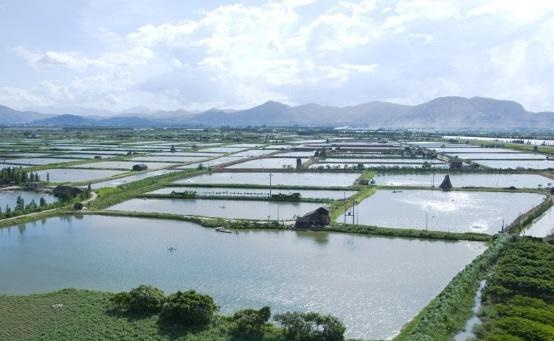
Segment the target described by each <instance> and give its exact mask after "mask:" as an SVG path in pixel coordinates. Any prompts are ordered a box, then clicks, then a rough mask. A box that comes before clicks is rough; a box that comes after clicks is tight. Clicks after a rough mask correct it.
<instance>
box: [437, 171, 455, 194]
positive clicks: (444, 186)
mask: <svg viewBox="0 0 554 341" xmlns="http://www.w3.org/2000/svg"><path fill="white" fill-rule="evenodd" d="M452 187H453V186H452V182H451V181H450V175H448V174H446V175H445V176H444V180H442V183H441V184H440V186H439V188H440V189H442V190H445V191H448V190H450V189H452Z"/></svg>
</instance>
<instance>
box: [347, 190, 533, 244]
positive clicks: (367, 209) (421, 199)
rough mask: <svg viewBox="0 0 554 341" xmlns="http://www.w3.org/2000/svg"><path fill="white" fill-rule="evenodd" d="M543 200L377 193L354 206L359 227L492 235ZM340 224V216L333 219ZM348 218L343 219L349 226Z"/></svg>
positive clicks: (500, 194)
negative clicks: (369, 226) (361, 225)
mask: <svg viewBox="0 0 554 341" xmlns="http://www.w3.org/2000/svg"><path fill="white" fill-rule="evenodd" d="M543 199H544V196H543V195H539V194H534V193H504V192H461V191H454V192H443V191H439V190H434V191H432V190H402V191H392V190H378V191H377V193H375V194H374V195H372V196H370V197H369V198H367V199H365V200H364V201H362V202H361V203H360V204H359V205H357V206H356V211H355V220H356V222H358V223H359V224H363V225H373V226H381V227H393V228H395V227H396V228H414V229H420V230H423V229H425V227H426V222H427V228H428V229H429V230H437V231H450V232H481V233H488V234H495V233H497V232H499V231H500V230H501V229H502V223H503V222H504V225H505V226H507V225H509V224H510V223H511V222H512V221H513V220H514V219H515V218H516V217H517V216H518V215H519V214H520V213H524V212H527V211H528V210H530V209H531V208H533V207H535V206H537V205H538V204H540V203H541V202H542V200H543ZM337 221H338V222H344V221H345V219H344V216H340V217H339V218H337ZM351 222H352V217H351V216H347V217H346V223H351Z"/></svg>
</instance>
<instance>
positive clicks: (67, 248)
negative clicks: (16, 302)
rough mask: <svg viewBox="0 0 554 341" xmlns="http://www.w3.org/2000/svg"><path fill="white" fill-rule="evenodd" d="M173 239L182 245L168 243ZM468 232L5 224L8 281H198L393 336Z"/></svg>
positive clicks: (460, 262) (460, 255)
mask: <svg viewBox="0 0 554 341" xmlns="http://www.w3.org/2000/svg"><path fill="white" fill-rule="evenodd" d="M170 246H173V247H175V248H176V251H174V252H168V251H167V248H168V247H170ZM484 248H485V247H484V245H483V244H480V243H469V242H450V243H447V242H440V241H433V242H431V241H419V240H408V239H387V238H377V237H375V238H371V237H366V236H356V235H349V234H327V233H313V232H304V233H301V232H285V231H280V232H277V231H244V232H243V231H241V232H240V233H239V234H225V233H216V232H215V231H214V230H211V229H206V228H202V227H199V226H197V225H194V224H191V223H186V222H175V221H168V220H153V219H138V218H124V217H103V216H85V217H83V218H67V217H66V218H63V219H62V218H49V219H47V220H44V221H42V222H34V223H27V224H25V225H20V226H14V227H12V228H4V229H0V259H2V262H0V273H1V274H2V276H1V277H0V293H4V294H29V293H37V292H47V291H51V290H57V289H62V288H69V287H74V288H83V289H94V290H109V291H121V290H129V289H131V288H133V287H136V286H138V285H139V284H151V285H154V286H157V287H160V288H162V289H164V290H166V291H167V292H174V291H177V290H188V289H195V290H198V291H200V292H202V293H206V294H209V295H211V296H213V297H214V298H215V300H216V302H217V304H218V305H220V306H221V310H222V312H223V313H230V312H233V311H235V310H238V309H242V308H259V307H262V306H266V305H267V306H270V307H271V309H272V312H273V313H278V312H285V311H304V312H306V311H318V312H321V313H325V314H327V313H330V314H333V315H336V316H338V317H339V318H340V319H341V320H343V321H344V322H345V324H346V326H347V328H348V329H347V335H348V336H349V337H356V338H365V339H389V338H392V337H393V336H394V335H395V334H396V333H397V332H398V331H399V330H400V328H401V327H402V326H403V325H404V324H405V323H406V322H408V320H409V319H410V318H412V317H413V316H414V315H416V314H417V313H418V312H419V311H420V310H421V309H422V308H423V307H424V306H425V305H426V304H428V303H429V301H430V300H431V299H433V297H435V296H436V295H437V294H438V293H439V292H440V291H441V290H442V289H443V288H444V287H445V286H446V285H447V284H448V282H449V281H450V280H451V279H452V277H454V276H455V275H456V273H458V272H459V271H460V270H462V269H463V267H464V266H465V265H466V264H468V263H469V262H471V261H472V260H473V259H474V258H475V257H476V256H477V255H479V254H480V253H482V252H483V251H484Z"/></svg>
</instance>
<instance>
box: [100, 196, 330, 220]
mask: <svg viewBox="0 0 554 341" xmlns="http://www.w3.org/2000/svg"><path fill="white" fill-rule="evenodd" d="M321 206H325V205H324V204H321V203H308V202H295V203H292V202H283V201H257V200H216V199H131V200H127V201H124V202H122V203H120V204H117V205H114V206H112V207H110V208H108V209H109V210H116V211H125V212H159V213H171V214H181V215H195V216H203V217H216V218H226V219H255V220H266V219H271V220H275V219H279V220H292V219H295V218H296V216H300V215H304V214H305V213H308V212H310V211H313V210H315V209H317V208H319V207H321Z"/></svg>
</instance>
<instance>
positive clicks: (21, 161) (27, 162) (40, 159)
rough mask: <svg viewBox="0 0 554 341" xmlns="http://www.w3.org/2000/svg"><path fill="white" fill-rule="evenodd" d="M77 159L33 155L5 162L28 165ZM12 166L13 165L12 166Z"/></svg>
mask: <svg viewBox="0 0 554 341" xmlns="http://www.w3.org/2000/svg"><path fill="white" fill-rule="evenodd" d="M75 161H79V159H62V158H48V157H34V158H28V159H27V158H21V159H7V160H5V162H6V163H9V164H13V165H28V166H42V165H49V164H53V163H64V162H75ZM12 167H13V166H12Z"/></svg>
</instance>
